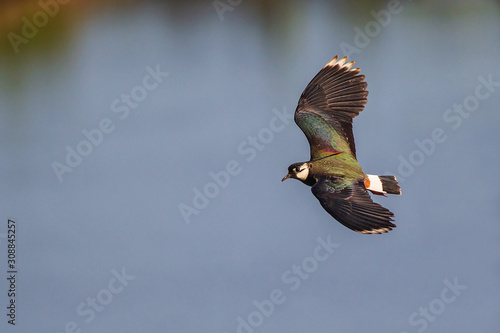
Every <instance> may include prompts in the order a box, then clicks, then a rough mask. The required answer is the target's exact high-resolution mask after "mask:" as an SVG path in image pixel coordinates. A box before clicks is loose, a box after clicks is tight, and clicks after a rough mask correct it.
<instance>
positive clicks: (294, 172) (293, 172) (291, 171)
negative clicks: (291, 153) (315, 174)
mask: <svg viewBox="0 0 500 333" xmlns="http://www.w3.org/2000/svg"><path fill="white" fill-rule="evenodd" d="M309 168H310V165H309V163H307V162H300V163H294V164H292V165H290V166H289V167H288V174H287V175H286V176H285V177H283V179H282V180H281V181H284V180H285V179H288V178H295V179H298V180H301V181H303V182H304V181H305V180H306V179H307V177H308V176H309Z"/></svg>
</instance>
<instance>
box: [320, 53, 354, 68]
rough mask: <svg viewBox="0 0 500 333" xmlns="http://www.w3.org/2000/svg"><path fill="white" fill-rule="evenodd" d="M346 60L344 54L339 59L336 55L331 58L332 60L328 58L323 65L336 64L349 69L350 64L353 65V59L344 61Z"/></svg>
mask: <svg viewBox="0 0 500 333" xmlns="http://www.w3.org/2000/svg"><path fill="white" fill-rule="evenodd" d="M346 61H347V56H345V57H343V58H341V59H340V60H339V56H337V55H336V56H335V57H333V58H332V60H330V61H329V62H328V63H327V64H326V65H325V67H334V66H336V65H338V66H339V67H341V68H347V69H350V68H351V67H352V66H354V61H350V62H348V63H346Z"/></svg>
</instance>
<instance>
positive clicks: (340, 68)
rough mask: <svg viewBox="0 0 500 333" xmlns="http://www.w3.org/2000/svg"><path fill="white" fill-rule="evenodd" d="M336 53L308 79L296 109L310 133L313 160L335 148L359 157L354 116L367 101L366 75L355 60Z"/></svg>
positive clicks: (297, 121) (300, 125)
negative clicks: (338, 55)
mask: <svg viewBox="0 0 500 333" xmlns="http://www.w3.org/2000/svg"><path fill="white" fill-rule="evenodd" d="M346 60H347V57H344V58H342V59H340V60H338V57H337V56H335V57H334V58H333V59H332V60H330V62H329V63H327V64H326V65H325V67H323V68H322V69H321V71H320V72H319V73H318V74H316V76H315V77H314V78H313V79H312V80H311V82H309V84H308V85H307V87H306V89H305V90H304V92H303V93H302V95H301V96H300V99H299V104H298V106H297V109H296V110H295V122H296V123H297V125H298V126H299V127H300V129H301V130H302V132H304V134H305V135H306V137H307V140H308V141H309V145H310V148H311V160H315V159H318V158H321V157H325V156H328V155H331V154H332V153H336V152H344V153H350V154H351V155H352V156H353V157H355V158H356V147H355V145H354V136H353V134H352V118H354V117H356V116H357V115H358V114H359V113H360V112H361V111H363V108H364V107H365V104H366V102H367V99H366V97H367V96H368V91H366V86H367V84H366V82H365V81H364V79H365V76H364V75H359V71H360V70H359V68H356V69H352V70H351V67H352V66H353V65H354V61H351V62H348V63H346Z"/></svg>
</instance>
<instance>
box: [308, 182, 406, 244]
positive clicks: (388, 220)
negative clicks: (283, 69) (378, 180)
mask: <svg viewBox="0 0 500 333" xmlns="http://www.w3.org/2000/svg"><path fill="white" fill-rule="evenodd" d="M311 191H312V193H313V194H314V196H315V197H316V198H318V200H319V202H320V203H321V206H323V208H324V209H325V210H326V211H327V212H328V213H329V214H330V215H331V216H333V217H334V218H335V219H336V220H337V221H339V222H340V223H342V224H343V225H345V226H346V227H348V228H349V229H352V230H354V231H356V232H360V233H363V234H380V233H384V232H388V231H389V230H392V228H395V227H396V225H395V224H393V223H392V221H393V217H394V214H393V213H392V212H391V211H389V210H388V209H387V208H384V207H382V206H381V205H379V204H377V203H375V202H373V200H372V199H371V198H370V195H369V194H368V192H367V191H366V188H365V186H364V184H363V182H362V181H359V182H352V183H350V184H346V182H345V180H344V179H339V178H333V177H331V178H328V177H323V178H320V179H319V180H318V181H317V182H316V184H314V186H313V187H312V188H311Z"/></svg>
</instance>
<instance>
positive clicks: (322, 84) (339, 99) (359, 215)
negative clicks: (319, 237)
mask: <svg viewBox="0 0 500 333" xmlns="http://www.w3.org/2000/svg"><path fill="white" fill-rule="evenodd" d="M353 65H354V62H353V61H351V62H347V57H344V58H342V59H340V60H339V59H338V57H337V56H335V57H334V58H333V59H332V60H330V62H328V63H327V64H326V65H325V67H323V68H322V69H321V70H320V72H319V73H318V74H317V75H316V76H315V77H314V78H313V79H312V81H311V82H309V84H308V85H307V87H306V89H305V90H304V92H303V93H302V95H301V96H300V99H299V103H298V106H297V109H296V110H295V116H294V119H295V123H296V124H297V125H298V126H299V127H300V129H301V130H302V132H304V134H305V135H306V137H307V140H308V141H309V147H310V151H311V159H310V160H309V161H307V162H300V163H294V164H292V165H290V166H289V167H288V174H287V175H286V176H285V177H284V178H283V179H282V180H281V181H284V180H285V179H288V178H295V179H298V180H300V181H301V182H303V183H304V184H306V185H309V186H312V187H311V191H312V193H313V194H314V196H315V197H316V198H318V200H319V202H320V203H321V206H323V208H324V209H325V210H326V211H327V212H328V213H329V214H330V215H331V216H333V217H334V218H335V219H336V220H337V221H339V222H340V223H342V224H343V225H345V226H346V227H348V228H350V229H352V230H354V231H356V232H360V233H363V234H380V233H384V232H388V231H389V230H392V228H394V227H396V225H395V224H393V223H392V222H391V221H394V220H393V217H394V214H393V213H392V212H390V211H389V210H388V209H386V208H384V207H382V206H381V205H379V204H377V203H375V202H373V201H372V199H371V197H370V195H369V194H368V191H370V192H372V193H373V194H377V195H383V196H385V194H386V193H389V194H398V195H400V194H401V188H400V187H399V184H398V181H397V180H396V177H394V176H374V175H367V174H365V173H364V172H363V170H362V169H361V167H360V165H359V163H358V160H357V158H356V146H355V145H354V136H353V134H352V119H353V118H354V117H356V116H357V115H358V114H359V113H360V112H361V111H363V108H364V107H365V104H366V102H367V99H366V97H367V96H368V91H367V90H366V86H367V84H366V82H365V81H364V79H365V76H364V75H360V74H359V72H360V70H359V68H356V69H351V67H352V66H353ZM367 190H368V191H367Z"/></svg>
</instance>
